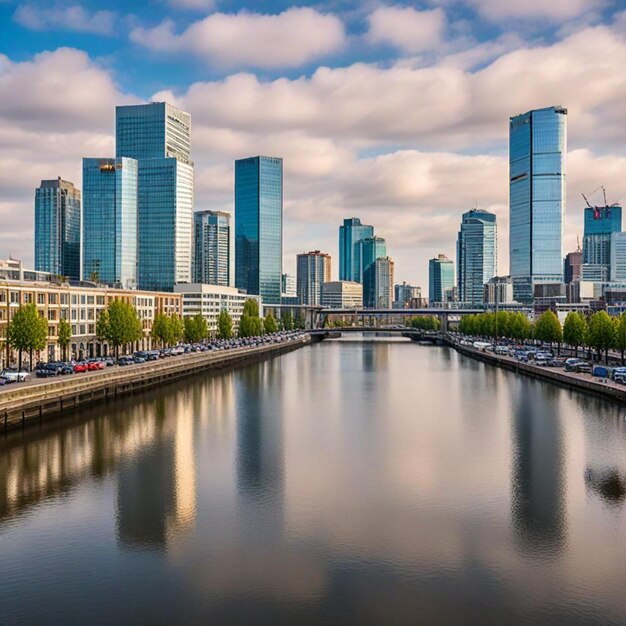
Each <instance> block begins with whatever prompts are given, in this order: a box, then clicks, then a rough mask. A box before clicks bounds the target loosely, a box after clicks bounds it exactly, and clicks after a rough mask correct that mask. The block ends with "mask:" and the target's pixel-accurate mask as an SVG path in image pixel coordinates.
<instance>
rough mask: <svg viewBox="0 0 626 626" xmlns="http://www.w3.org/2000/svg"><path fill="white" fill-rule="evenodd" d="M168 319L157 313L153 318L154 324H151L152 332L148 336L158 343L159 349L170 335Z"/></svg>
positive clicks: (163, 314)
mask: <svg viewBox="0 0 626 626" xmlns="http://www.w3.org/2000/svg"><path fill="white" fill-rule="evenodd" d="M169 327H170V318H169V317H168V316H167V315H165V313H157V314H156V315H155V316H154V322H152V330H151V331H150V336H151V337H152V339H154V340H155V341H158V342H160V344H161V347H164V346H165V344H166V343H167V341H168V339H169V333H170V329H169Z"/></svg>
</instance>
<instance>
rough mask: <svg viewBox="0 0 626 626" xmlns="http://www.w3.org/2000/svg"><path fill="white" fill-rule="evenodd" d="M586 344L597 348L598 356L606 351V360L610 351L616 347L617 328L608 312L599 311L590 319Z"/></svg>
mask: <svg viewBox="0 0 626 626" xmlns="http://www.w3.org/2000/svg"><path fill="white" fill-rule="evenodd" d="M586 343H587V345H589V346H591V347H592V348H595V349H596V350H597V351H598V355H599V354H600V352H601V351H604V355H605V358H606V357H607V354H608V351H609V349H610V348H612V347H613V346H614V344H615V327H614V325H613V322H612V321H611V318H610V317H609V315H608V313H607V312H606V311H598V312H597V313H594V314H593V315H592V316H591V317H590V318H589V325H588V329H587V338H586Z"/></svg>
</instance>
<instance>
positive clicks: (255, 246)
mask: <svg viewBox="0 0 626 626" xmlns="http://www.w3.org/2000/svg"><path fill="white" fill-rule="evenodd" d="M282 258H283V160H282V159H280V158H275V157H267V156H257V157H251V158H247V159H239V160H237V161H235V286H236V287H237V288H238V289H244V290H245V291H246V292H247V293H249V294H254V295H260V296H261V297H262V298H263V302H264V303H266V304H280V296H281V279H282Z"/></svg>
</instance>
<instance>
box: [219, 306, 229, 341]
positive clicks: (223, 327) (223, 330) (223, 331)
mask: <svg viewBox="0 0 626 626" xmlns="http://www.w3.org/2000/svg"><path fill="white" fill-rule="evenodd" d="M217 336H218V337H219V338H220V339H230V338H231V337H232V336H233V318H232V317H231V316H230V313H229V312H228V311H227V310H226V309H222V310H221V311H220V315H219V317H218V318H217Z"/></svg>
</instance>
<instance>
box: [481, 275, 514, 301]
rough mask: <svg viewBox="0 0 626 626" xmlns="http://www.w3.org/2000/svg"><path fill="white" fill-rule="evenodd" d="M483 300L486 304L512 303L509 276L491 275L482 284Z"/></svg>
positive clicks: (511, 282) (511, 288)
mask: <svg viewBox="0 0 626 626" xmlns="http://www.w3.org/2000/svg"><path fill="white" fill-rule="evenodd" d="M483 302H484V304H487V305H501V304H512V303H513V302H514V299H513V281H512V280H511V277H510V276H493V277H492V278H490V279H489V280H488V281H487V282H486V283H485V284H484V285H483Z"/></svg>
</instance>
